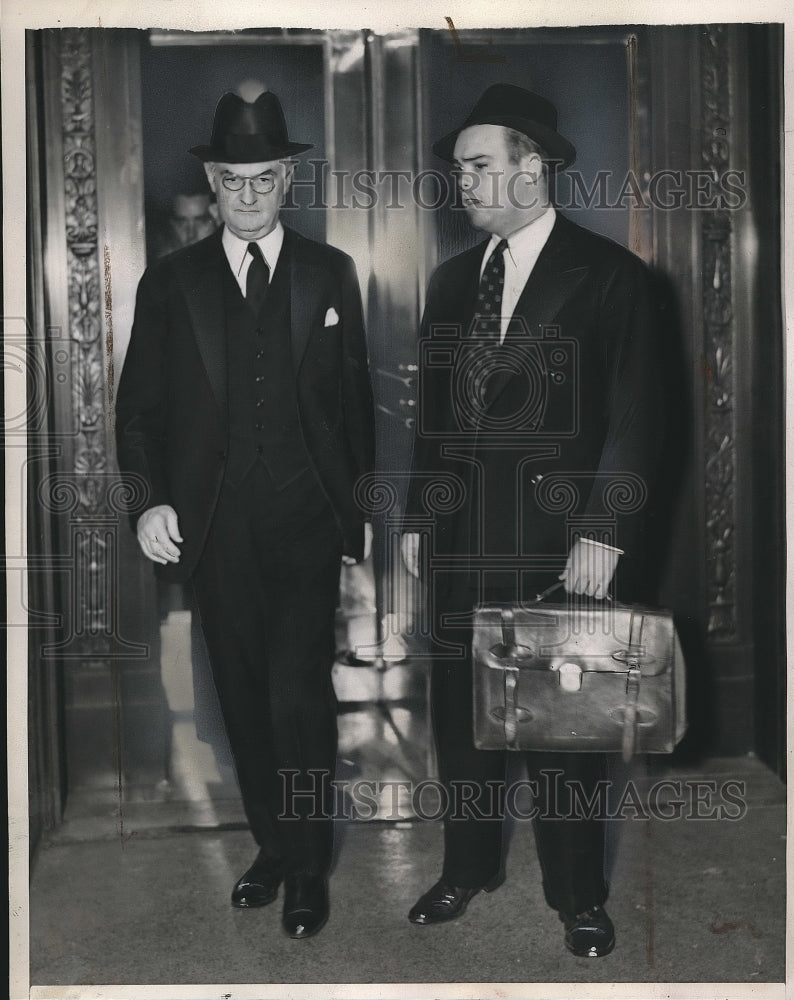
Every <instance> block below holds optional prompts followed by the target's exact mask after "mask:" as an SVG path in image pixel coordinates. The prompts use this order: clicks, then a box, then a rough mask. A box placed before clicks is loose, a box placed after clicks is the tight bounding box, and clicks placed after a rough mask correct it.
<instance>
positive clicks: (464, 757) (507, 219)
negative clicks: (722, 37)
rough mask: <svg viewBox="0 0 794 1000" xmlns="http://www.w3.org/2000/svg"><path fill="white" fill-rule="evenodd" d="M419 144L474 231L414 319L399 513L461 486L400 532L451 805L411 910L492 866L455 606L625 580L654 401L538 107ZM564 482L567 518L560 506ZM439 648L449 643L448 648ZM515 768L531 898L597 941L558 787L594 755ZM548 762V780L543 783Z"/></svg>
mask: <svg viewBox="0 0 794 1000" xmlns="http://www.w3.org/2000/svg"><path fill="white" fill-rule="evenodd" d="M434 151H435V152H436V153H437V154H438V155H439V156H441V157H442V158H443V159H445V160H448V161H451V162H453V163H454V164H455V167H456V170H457V175H458V185H459V190H460V195H461V200H462V203H463V206H464V207H465V210H466V212H467V214H468V216H469V219H470V221H471V222H472V224H473V225H474V226H475V227H477V228H478V229H481V230H483V231H484V232H485V233H486V234H489V235H490V239H489V240H487V241H486V242H484V243H480V244H479V245H478V246H475V247H474V248H473V249H471V250H468V251H466V252H464V253H461V254H459V255H458V256H456V257H454V258H452V259H451V260H448V261H446V262H445V263H443V264H442V265H441V266H440V267H439V268H438V269H437V270H436V272H435V273H434V275H433V277H432V279H431V281H430V285H429V288H428V292H427V302H426V307H425V312H424V318H423V324H422V345H421V347H422V353H421V364H420V396H419V412H418V420H417V428H418V433H417V436H416V442H415V449H414V459H413V473H412V480H411V488H410V489H409V496H408V500H407V510H406V513H407V517H408V519H409V523H410V518H412V517H415V516H419V517H420V518H421V517H422V516H425V517H426V516H427V509H426V502H427V499H428V497H431V496H432V495H433V490H432V488H431V484H432V482H433V478H434V477H436V478H437V479H439V477H440V480H441V481H442V482H443V481H446V482H447V483H451V482H456V483H458V484H461V485H462V489H461V493H462V496H460V497H459V498H458V499H457V500H454V501H453V500H451V499H450V502H449V503H447V504H446V507H445V505H444V504H442V505H441V507H442V508H444V507H445V509H442V510H441V512H439V513H437V514H436V520H435V524H434V530H433V533H432V551H429V552H427V553H425V554H424V555H422V553H421V551H420V545H419V540H420V539H419V534H418V533H415V532H412V531H410V530H408V531H406V534H405V535H404V536H403V546H402V548H403V557H404V559H405V562H406V565H407V566H408V569H409V570H410V571H412V572H414V573H419V572H420V561H421V563H422V564H423V565H424V566H425V567H426V570H427V575H428V583H429V586H430V593H429V599H430V600H431V601H432V602H433V608H432V620H433V622H434V637H433V638H434V643H435V645H434V662H433V673H432V708H433V721H434V729H435V736H436V741H437V745H438V759H439V769H440V775H441V778H442V780H443V781H444V782H445V785H446V788H447V790H448V794H449V801H450V803H451V805H450V808H449V809H448V810H447V813H446V816H445V853H444V867H443V872H442V876H441V880H440V881H439V882H438V883H436V884H435V885H434V886H433V887H432V888H431V889H430V890H429V891H428V892H427V893H425V895H424V896H422V897H421V899H420V900H419V901H418V902H417V904H416V905H415V906H414V908H413V909H412V910H411V913H410V919H411V920H412V921H413V922H414V923H417V924H431V923H437V922H439V921H444V920H451V919H454V918H456V917H458V916H460V915H461V914H462V913H463V911H464V910H465V908H466V906H467V904H468V903H469V901H470V900H471V898H472V897H473V896H474V895H475V894H476V893H477V892H479V891H480V890H483V889H484V890H486V891H489V890H492V889H494V888H496V887H497V886H498V885H499V884H500V883H501V881H502V880H503V878H504V876H503V863H502V853H501V840H502V830H501V826H502V824H501V822H500V819H501V813H502V805H503V803H502V801H501V798H502V796H503V794H504V778H505V763H506V760H505V754H504V753H503V752H497V751H482V750H476V749H475V748H474V744H473V739H472V670H471V635H472V633H471V624H470V620H471V619H470V613H471V610H472V608H473V607H475V606H476V605H478V604H480V603H483V602H489V601H499V602H516V601H527V600H531V599H532V598H534V597H535V595H536V594H537V593H539V592H541V591H544V590H546V589H548V588H549V585H550V584H553V583H554V581H555V580H556V579H557V578H559V579H560V580H561V581H562V583H563V585H564V587H565V590H566V591H568V592H569V593H572V594H573V593H575V594H581V595H585V596H586V597H588V598H600V597H603V596H604V595H606V593H607V590H608V588H609V586H610V583H611V580H612V575H613V572H614V569H615V565H616V563H617V562H618V559H620V569H619V572H618V578H617V579H618V580H619V585H620V588H621V589H620V592H621V594H623V595H631V596H636V595H637V594H638V593H639V591H638V589H637V587H638V581H639V582H642V581H643V579H644V578H645V574H644V570H643V569H642V556H643V550H644V548H645V541H646V525H645V521H644V511H647V509H648V508H647V506H646V507H645V508H643V509H642V510H641V509H640V508H641V506H642V505H641V503H640V502H639V500H640V499H641V498H642V496H645V495H647V494H648V492H649V491H651V490H652V485H653V479H654V476H655V471H656V463H657V458H658V453H659V443H660V433H661V424H660V414H661V407H662V403H663V399H662V396H661V393H660V390H659V369H658V367H657V361H658V358H659V349H658V337H657V327H658V322H657V320H656V316H655V312H654V308H653V306H652V302H651V295H650V290H649V274H648V272H647V269H646V267H645V266H644V265H643V263H642V262H641V261H640V260H638V259H637V258H636V257H634V256H633V255H632V254H630V253H629V252H628V251H626V250H625V249H624V248H623V247H620V246H618V245H616V244H615V243H613V242H611V241H609V240H607V239H604V238H602V237H599V236H596V235H594V234H592V233H590V232H587V231H586V230H584V229H582V228H580V227H578V226H576V225H574V224H573V223H571V222H569V221H567V220H566V219H564V218H563V217H562V216H561V215H560V214H559V213H558V212H556V211H555V209H554V207H553V206H552V204H551V202H550V199H549V175H550V172H551V171H553V170H554V169H555V168H556V167H563V168H564V167H566V166H567V165H569V164H570V163H571V162H572V161H573V159H574V156H575V151H574V148H573V146H572V145H571V144H570V143H569V142H568V141H567V140H566V139H565V138H563V137H562V136H561V135H560V134H559V133H558V132H557V113H556V110H555V108H554V107H553V105H551V104H550V103H549V102H548V101H546V100H545V99H543V98H542V97H540V96H539V95H537V94H534V93H532V92H530V91H527V90H525V89H523V88H520V87H514V86H509V85H504V84H497V85H495V86H493V87H491V88H489V89H488V90H487V91H486V92H485V93H484V94H483V96H482V97H481V99H480V100H479V102H478V103H477V105H476V107H475V108H474V110H473V112H472V113H471V115H470V116H469V118H468V119H467V120H466V121H465V122H464V124H463V125H462V126H461V127H460V128H459V129H456V130H455V131H454V132H452V133H451V134H449V135H447V136H445V137H444V138H443V139H442V140H440V141H439V142H438V143H437V144H436V145H435V146H434ZM550 475H553V476H554V477H555V479H557V480H559V476H560V475H562V476H563V478H565V479H566V481H567V483H568V486H569V487H570V489H569V490H568V492H567V493H566V496H565V497H561V496H560V495H558V496H556V497H555V496H550V495H548V494H547V491H546V490H545V487H544V480H548V478H549V476H550ZM621 482H622V483H623V487H625V485H626V483H630V484H634V486H635V487H636V488H637V492H638V494H640V497H639V498H638V499H637V502H635V503H622V504H621V503H618V504H617V505H616V506H617V507H619V508H621V510H620V513H619V514H618V515H617V516H616V517H615V518H613V519H611V520H610V517H609V515H610V503H609V499H610V493H609V489H608V488H607V489H606V490H605V489H604V486H605V485H607V487H608V485H609V484H610V483H613V485H617V486H618V488H619V489H620V488H621V486H620V484H621ZM574 496H578V497H579V498H580V506H579V507H578V508H577V510H576V511H575V514H576V516H577V517H578V521H577V522H576V523H577V524H578V528H577V530H576V531H575V532H572V531H571V521H570V519H569V520H568V521H567V522H566V518H565V516H564V515H561V514H560V512H559V511H560V509H561V507H560V505H559V504H558V501H559V500H560V499H563V500H565V503H563V504H562V506H563V507H564V506H565V505H566V503H568V498H569V497H574ZM448 499H449V498H448ZM612 499H613V500H614V495H613V496H612ZM624 500H625V497H624ZM571 502H573V501H571ZM607 529H608V530H607ZM624 553H625V555H624ZM434 562H436V563H438V565H439V566H440V567H441V568H440V569H439V570H438V571H434ZM467 622H468V624H467ZM456 643H457V644H458V648H459V649H463V650H465V652H464V653H463V654H462V655H457V656H456V655H454V654H452V653H451V652H450V650H452V649H454V647H455V644H456ZM527 764H528V767H529V771H530V777H531V778H532V779H533V780H536V781H537V794H536V795H535V803H534V805H535V807H536V811H537V818H536V819H535V820H534V830H535V839H536V845H537V850H538V855H539V859H540V864H541V870H542V874H543V888H544V892H545V896H546V900H547V902H548V904H549V905H550V906H551V907H552V908H553V909H555V910H557V911H558V913H559V916H560V918H561V920H562V921H563V922H564V925H565V943H566V945H567V947H568V948H569V950H570V951H572V952H573V953H574V954H576V955H581V956H593V957H597V956H600V955H605V954H607V953H609V952H610V951H611V950H612V948H613V946H614V929H613V926H612V923H611V921H610V919H609V917H608V915H607V914H606V912H605V910H604V908H603V904H604V902H605V900H606V896H607V884H606V881H605V876H604V831H603V823H602V822H601V821H600V820H599V819H598V818H597V817H590V818H587V817H583V818H575V816H574V815H573V813H572V812H571V800H570V793H569V788H570V782H573V781H576V782H579V783H580V785H581V787H582V788H583V789H584V791H585V793H586V794H587V795H588V796H590V795H591V794H592V792H593V790H594V789H595V788H596V783H597V782H598V781H599V780H600V779H601V778H602V777H603V774H604V764H605V761H604V758H603V756H602V755H600V754H578V753H567V754H566V753H528V754H527ZM555 772H559V778H560V779H561V780H557V781H555V780H550V778H551V777H552V776H553V775H554V774H555ZM461 790H465V795H466V796H467V798H466V801H465V802H462V801H458V800H457V799H456V797H455V796H456V793H457V795H458V799H460V793H461ZM456 803H457V804H456ZM559 816H570V817H571V818H569V819H564V820H562V821H560V819H558V818H555V817H559Z"/></svg>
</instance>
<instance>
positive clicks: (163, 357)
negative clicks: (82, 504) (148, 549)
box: [116, 269, 171, 522]
mask: <svg viewBox="0 0 794 1000" xmlns="http://www.w3.org/2000/svg"><path fill="white" fill-rule="evenodd" d="M167 325H168V324H167V307H166V302H165V291H164V287H163V282H162V280H161V279H160V278H159V275H158V272H157V271H155V270H152V269H150V270H147V271H146V272H145V274H144V276H143V277H142V278H141V281H140V284H139V285H138V294H137V298H136V302H135V317H134V321H133V326H132V334H131V337H130V344H129V348H128V350H127V356H126V358H125V361H124V367H123V370H122V374H121V379H120V382H119V390H118V397H117V400H116V449H117V454H118V462H119V469H120V471H121V473H122V476H124V477H128V478H130V479H134V480H136V485H137V486H139V487H142V488H143V494H144V497H143V499H142V500H141V502H140V503H139V504H137V506H136V507H135V508H134V509H133V511H132V518H133V522H134V521H136V520H137V518H138V517H139V516H140V514H141V513H142V512H143V511H144V510H147V509H148V508H149V507H155V506H158V505H159V504H167V503H170V502H171V501H170V498H169V491H168V486H167V479H166V474H165V468H166V463H165V458H166V456H165V447H166V442H165V421H166V407H167V393H166V377H167V364H168V361H167V351H166V338H167Z"/></svg>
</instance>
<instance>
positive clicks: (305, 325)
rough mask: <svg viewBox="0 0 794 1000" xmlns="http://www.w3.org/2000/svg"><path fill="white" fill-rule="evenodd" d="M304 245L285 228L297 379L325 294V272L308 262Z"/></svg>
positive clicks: (292, 232) (291, 325)
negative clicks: (323, 274)
mask: <svg viewBox="0 0 794 1000" xmlns="http://www.w3.org/2000/svg"><path fill="white" fill-rule="evenodd" d="M301 244H302V240H301V237H300V236H299V235H298V234H297V233H295V232H294V231H293V230H291V229H287V228H286V227H285V228H284V246H283V249H282V253H284V252H285V251H286V254H287V260H286V263H287V265H288V266H289V271H290V281H289V289H290V291H289V295H290V339H291V343H292V366H293V369H294V371H295V374H296V375H297V373H298V370H299V369H300V366H301V361H302V360H303V355H304V353H305V352H306V346H307V345H308V343H309V340H310V338H311V335H312V330H313V327H312V318H313V317H316V316H317V315H318V314H319V312H320V306H321V299H322V297H323V295H324V294H325V291H324V285H323V283H322V281H320V275H321V273H322V269H321V268H320V267H319V266H318V265H317V264H316V263H314V262H312V261H310V260H309V259H307V256H306V254H305V253H304V251H303V247H302V245H301Z"/></svg>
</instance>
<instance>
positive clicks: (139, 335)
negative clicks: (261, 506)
mask: <svg viewBox="0 0 794 1000" xmlns="http://www.w3.org/2000/svg"><path fill="white" fill-rule="evenodd" d="M282 253H284V254H285V258H284V259H285V260H286V261H287V262H288V265H289V267H290V297H291V343H292V361H293V367H294V372H295V379H296V391H297V397H298V412H299V417H300V424H301V430H302V433H303V436H304V440H305V443H306V447H307V451H308V454H309V457H310V459H311V462H312V466H313V469H314V471H315V472H316V474H317V477H318V479H319V481H320V483H321V485H322V488H323V489H324V491H325V493H326V495H327V497H328V500H329V502H330V504H331V507H332V509H333V511H334V514H335V516H336V519H337V522H338V524H339V527H340V530H341V532H342V535H343V539H344V547H345V548H344V551H345V552H346V553H347V554H349V555H351V556H353V557H356V558H360V557H361V556H362V554H363V513H362V511H361V510H360V509H359V508H358V506H357V504H356V502H355V499H354V489H355V484H356V481H357V479H358V478H359V476H361V475H363V474H364V473H366V472H368V471H370V470H371V468H372V464H373V452H374V431H373V426H374V420H373V408H372V394H371V387H370V381H369V372H368V365H367V348H366V340H365V335H364V322H363V315H362V307H361V296H360V292H359V287H358V281H357V278H356V273H355V266H354V264H353V261H352V260H351V259H350V258H349V257H348V256H347V255H346V254H344V253H342V252H341V251H340V250H337V249H336V248H334V247H331V246H327V245H325V244H320V243H316V242H314V241H313V240H308V239H305V238H304V237H302V236H300V235H299V234H298V233H296V232H294V231H293V230H290V229H287V228H286V227H285V231H284V246H283V249H282ZM281 262H282V261H281V259H280V260H279V264H281ZM228 267H229V264H228V261H227V259H226V256H225V253H224V251H223V246H222V243H221V232H220V231H219V232H217V233H213V234H212V235H211V236H209V237H207V238H206V239H204V240H202V241H201V242H199V243H196V244H194V245H193V246H190V247H186V248H185V249H184V250H180V251H178V252H177V253H175V254H172V255H171V256H169V257H166V258H165V259H163V260H161V261H158V262H157V263H156V264H154V265H152V266H151V267H149V268H148V269H147V270H146V272H145V273H144V275H143V277H142V279H141V282H140V285H139V287H138V296H137V300H136V306H135V319H134V323H133V328H132V336H131V339H130V345H129V349H128V352H127V357H126V360H125V363H124V369H123V372H122V376H121V380H120V384H119V392H118V400H117V403H116V438H117V447H118V458H119V466H120V468H121V471H122V473H125V474H127V475H131V476H134V477H137V479H136V488H137V489H138V490H139V491H142V492H143V494H144V495H143V496H142V498H141V502H140V503H138V504H137V507H136V511H135V514H134V517H135V519H137V516H139V515H140V513H141V512H142V511H143V510H145V509H147V508H149V507H153V506H156V505H158V504H170V505H171V506H172V507H173V508H174V509H175V510H176V512H177V515H178V517H179V526H180V532H181V534H182V537H183V538H184V544H183V545H182V546H181V551H182V555H181V558H180V561H179V563H177V564H169V565H168V566H164V567H160V566H158V572H159V573H160V574H161V575H162V576H163V577H164V578H167V579H170V580H174V581H178V580H186V579H188V577H189V576H190V575H191V573H192V572H193V570H194V569H195V567H196V563H197V561H198V559H199V556H200V555H201V551H202V548H203V545H204V542H205V539H206V535H207V530H208V527H209V524H210V520H211V518H212V515H213V511H214V509H215V505H216V502H217V498H218V494H219V491H220V488H221V483H222V481H223V476H224V466H225V461H226V455H227V434H228V395H227V393H228V389H227V363H226V322H225V316H224V312H223V292H222V287H223V285H222V278H223V276H224V272H223V269H224V268H226V269H228Z"/></svg>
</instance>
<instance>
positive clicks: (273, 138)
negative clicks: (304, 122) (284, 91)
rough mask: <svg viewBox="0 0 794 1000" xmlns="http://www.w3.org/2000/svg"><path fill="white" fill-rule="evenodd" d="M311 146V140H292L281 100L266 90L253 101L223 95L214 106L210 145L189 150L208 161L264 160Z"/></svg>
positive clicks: (251, 161) (280, 157) (230, 94)
mask: <svg viewBox="0 0 794 1000" xmlns="http://www.w3.org/2000/svg"><path fill="white" fill-rule="evenodd" d="M311 148H312V144H311V143H305V142H290V140H289V136H288V135H287V123H286V121H285V120H284V112H283V110H282V108H281V102H280V101H279V99H278V98H277V97H276V95H275V94H272V93H271V92H270V91H269V90H266V91H264V93H262V94H260V95H259V97H257V99H256V100H255V101H253V102H249V101H244V100H243V99H242V97H240V96H239V95H238V94H233V93H231V92H229V93H226V94H224V95H223V97H222V98H221V99H220V100H219V101H218V106H217V107H216V108H215V119H214V121H213V123H212V136H211V137H210V143H209V146H193V147H192V148H191V150H190V152H191V153H192V154H193V155H194V156H197V157H198V158H199V159H200V160H204V162H205V163H208V162H214V163H265V162H267V161H269V160H280V159H282V158H283V157H285V156H292V155H293V154H294V153H303V152H304V151H305V150H307V149H311Z"/></svg>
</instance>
